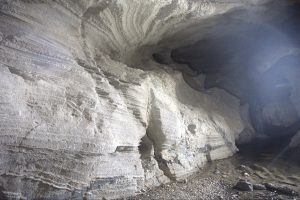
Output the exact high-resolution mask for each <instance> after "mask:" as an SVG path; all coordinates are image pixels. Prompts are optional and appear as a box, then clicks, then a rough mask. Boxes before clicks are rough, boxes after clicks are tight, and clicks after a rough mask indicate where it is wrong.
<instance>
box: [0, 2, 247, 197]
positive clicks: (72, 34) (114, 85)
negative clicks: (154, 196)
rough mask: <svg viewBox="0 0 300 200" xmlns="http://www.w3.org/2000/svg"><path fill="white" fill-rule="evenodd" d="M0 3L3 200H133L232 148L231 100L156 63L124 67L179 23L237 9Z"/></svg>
mask: <svg viewBox="0 0 300 200" xmlns="http://www.w3.org/2000/svg"><path fill="white" fill-rule="evenodd" d="M0 5H1V7H0V11H1V12H0V141H1V144H0V160H1V162H0V175H1V178H0V185H1V188H3V191H2V192H3V193H4V194H5V195H6V196H7V197H8V198H11V199H15V198H28V199H40V198H43V199H70V198H72V199H83V198H86V199H102V197H105V198H117V197H121V196H128V195H133V194H134V193H135V192H138V191H139V190H141V189H142V188H143V187H152V186H155V185H158V184H161V183H165V182H168V181H170V180H174V179H180V178H183V177H185V176H187V175H189V174H191V173H193V172H195V171H197V170H199V168H200V167H201V166H202V165H203V164H204V163H206V162H207V161H211V160H215V159H221V158H225V157H228V156H230V155H232V154H233V153H234V152H235V151H236V150H237V149H236V147H235V138H237V137H238V135H239V133H240V132H242V130H243V129H244V122H243V121H242V119H241V118H240V114H239V101H238V100H237V99H236V98H234V97H232V96H231V95H229V94H227V93H226V92H225V91H223V90H220V89H212V90H210V91H209V93H201V92H198V91H196V90H193V89H192V88H190V87H189V86H188V85H187V84H186V83H185V81H184V80H183V78H182V75H181V73H179V72H176V71H173V70H172V69H169V68H168V67H167V66H163V65H159V64H157V63H155V62H153V61H151V60H150V59H149V60H148V61H147V62H146V63H145V65H146V66H144V67H146V68H148V67H149V68H150V67H151V68H152V69H153V68H154V69H153V70H148V71H143V70H140V69H137V68H130V67H128V66H126V65H125V64H123V63H121V62H120V61H122V60H126V59H127V58H130V56H132V55H133V54H132V52H134V51H136V49H137V48H138V47H139V46H143V45H147V44H151V43H155V42H157V41H158V40H160V39H161V37H162V35H164V34H170V32H172V31H174V30H173V28H174V27H176V28H179V27H178V26H179V22H185V20H187V19H194V20H196V19H199V18H202V17H207V16H210V15H214V14H218V13H221V12H225V11H226V10H228V9H229V8H230V7H234V6H237V5H239V4H238V3H236V4H230V5H229V6H223V7H222V6H220V5H219V4H212V3H209V2H208V1H187V0H179V1H154V0H152V1H135V0H131V1H129V0H127V1H121V0H119V1H83V0H82V1H76V2H75V1H67V0H66V1H25V0H23V1H4V0H1V1H0ZM192 21H193V20H192ZM183 24H184V23H183ZM185 25H186V24H185ZM168 31H169V32H168ZM137 67H138V66H137Z"/></svg>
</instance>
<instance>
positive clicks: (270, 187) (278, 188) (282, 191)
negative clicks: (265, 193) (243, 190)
mask: <svg viewBox="0 0 300 200" xmlns="http://www.w3.org/2000/svg"><path fill="white" fill-rule="evenodd" d="M265 186H266V188H267V190H269V191H272V192H275V191H276V192H278V193H280V194H285V195H288V196H298V195H299V194H298V192H296V191H295V190H293V189H291V188H289V187H288V186H286V185H279V184H273V183H265Z"/></svg>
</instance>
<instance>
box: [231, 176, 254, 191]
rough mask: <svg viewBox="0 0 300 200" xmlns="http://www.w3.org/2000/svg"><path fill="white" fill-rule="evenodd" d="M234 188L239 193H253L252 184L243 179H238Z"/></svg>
mask: <svg viewBox="0 0 300 200" xmlns="http://www.w3.org/2000/svg"><path fill="white" fill-rule="evenodd" d="M234 188H235V189H237V190H240V191H253V184H252V183H251V182H249V181H247V180H245V179H240V180H239V181H238V182H237V184H236V185H235V186H234Z"/></svg>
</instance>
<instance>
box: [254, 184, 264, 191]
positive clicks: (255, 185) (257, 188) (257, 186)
mask: <svg viewBox="0 0 300 200" xmlns="http://www.w3.org/2000/svg"><path fill="white" fill-rule="evenodd" d="M253 189H254V190H266V186H264V185H263V184H253Z"/></svg>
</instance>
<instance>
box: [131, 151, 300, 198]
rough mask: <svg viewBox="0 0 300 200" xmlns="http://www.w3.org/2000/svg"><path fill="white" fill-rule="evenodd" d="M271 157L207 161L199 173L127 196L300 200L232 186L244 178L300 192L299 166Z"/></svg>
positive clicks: (242, 157) (241, 157)
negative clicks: (280, 185)
mask: <svg viewBox="0 0 300 200" xmlns="http://www.w3.org/2000/svg"><path fill="white" fill-rule="evenodd" d="M272 160H274V155H268V154H260V155H259V157H256V159H255V160H252V159H249V158H247V159H246V158H245V157H244V155H241V154H237V155H235V156H233V157H231V158H228V159H224V160H220V161H215V162H212V163H208V164H207V165H206V166H205V167H204V168H203V169H202V170H201V171H200V172H198V173H197V174H195V175H193V176H192V177H189V178H188V179H186V180H184V181H180V182H173V183H169V184H166V185H162V186H159V187H156V188H153V189H150V190H147V191H145V192H143V193H140V194H138V195H137V196H134V197H129V198H125V199H128V200H138V199H145V200H150V199H151V200H152V199H166V200H169V199H178V200H182V199H191V200H193V199H197V200H201V199H203V200H210V199H212V200H218V199H232V200H238V199H244V200H250V199H270V200H276V199H278V200H279V199H280V200H281V199H284V200H287V199H295V200H300V198H299V196H298V197H293V196H287V195H282V194H279V193H277V192H270V191H267V190H254V191H249V192H242V191H238V190H235V189H233V187H234V186H235V184H236V183H237V181H238V180H239V179H240V178H243V179H247V180H249V181H251V182H252V183H261V184H264V183H277V184H284V185H285V186H287V187H289V188H291V189H293V190H295V191H297V192H298V193H299V194H300V167H299V166H298V165H296V164H293V163H291V162H288V161H284V160H277V161H276V163H272V162H271V161H272ZM270 163H272V164H271V165H270ZM241 165H242V166H241Z"/></svg>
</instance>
